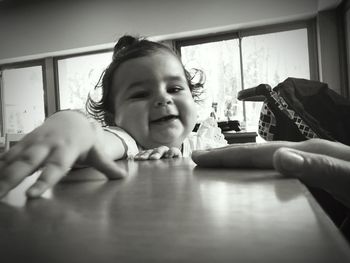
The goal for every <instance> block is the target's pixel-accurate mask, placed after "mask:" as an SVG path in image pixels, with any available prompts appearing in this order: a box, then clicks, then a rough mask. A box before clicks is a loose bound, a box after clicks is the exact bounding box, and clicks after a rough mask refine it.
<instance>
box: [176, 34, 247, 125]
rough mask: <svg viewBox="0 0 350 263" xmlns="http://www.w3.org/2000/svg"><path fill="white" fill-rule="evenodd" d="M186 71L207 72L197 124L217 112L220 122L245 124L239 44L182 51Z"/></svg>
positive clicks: (210, 45) (183, 49) (217, 45)
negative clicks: (239, 99)
mask: <svg viewBox="0 0 350 263" xmlns="http://www.w3.org/2000/svg"><path fill="white" fill-rule="evenodd" d="M181 57H182V61H183V63H184V65H185V67H186V68H187V69H188V70H190V69H191V68H197V69H201V70H203V71H204V73H205V75H206V82H205V85H204V88H205V89H204V93H203V95H202V97H201V99H202V101H201V102H200V103H199V104H198V121H202V120H204V119H206V118H207V117H208V116H210V113H211V112H212V110H213V107H214V108H216V117H217V119H218V120H227V119H230V120H233V119H235V120H237V119H238V120H242V118H243V109H242V103H241V102H239V101H237V92H238V91H239V90H241V78H240V62H239V48H238V40H236V39H233V40H227V41H217V42H211V43H205V44H198V45H191V46H184V47H181Z"/></svg>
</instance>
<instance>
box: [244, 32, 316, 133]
mask: <svg viewBox="0 0 350 263" xmlns="http://www.w3.org/2000/svg"><path fill="white" fill-rule="evenodd" d="M242 53H243V73H244V88H245V89H247V88H251V87H254V86H257V85H259V84H261V83H266V84H269V85H270V86H271V87H272V88H273V87H275V86H276V85H277V84H278V83H279V82H282V81H284V80H285V79H286V78H287V77H296V78H307V79H309V78H310V70H309V54H308V38H307V29H298V30H291V31H284V32H278V33H271V34H264V35H256V36H250V37H245V38H243V39H242ZM261 105H262V103H261V102H246V118H247V120H246V122H247V123H246V125H247V129H250V130H255V131H257V129H258V120H259V116H260V110H261Z"/></svg>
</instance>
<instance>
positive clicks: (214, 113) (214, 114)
mask: <svg viewBox="0 0 350 263" xmlns="http://www.w3.org/2000/svg"><path fill="white" fill-rule="evenodd" d="M211 108H212V111H211V112H210V117H212V118H214V119H215V120H216V121H217V120H218V118H217V111H218V103H217V102H213V103H212V104H211Z"/></svg>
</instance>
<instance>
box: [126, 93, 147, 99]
mask: <svg viewBox="0 0 350 263" xmlns="http://www.w3.org/2000/svg"><path fill="white" fill-rule="evenodd" d="M147 96H148V92H146V91H139V92H135V93H133V94H131V95H130V96H129V99H143V98H146V97H147Z"/></svg>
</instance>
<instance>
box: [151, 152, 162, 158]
mask: <svg viewBox="0 0 350 263" xmlns="http://www.w3.org/2000/svg"><path fill="white" fill-rule="evenodd" d="M150 158H151V159H157V158H160V153H152V154H151V156H150Z"/></svg>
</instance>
